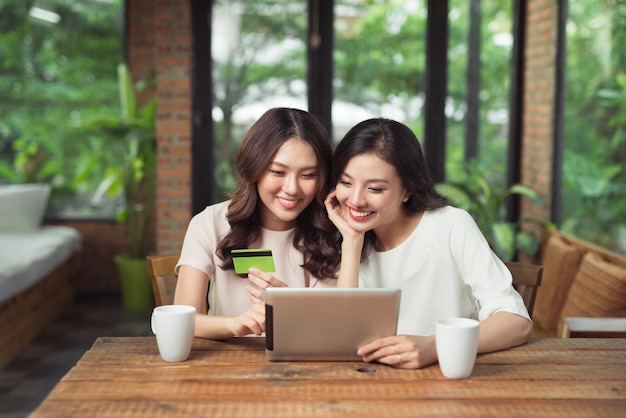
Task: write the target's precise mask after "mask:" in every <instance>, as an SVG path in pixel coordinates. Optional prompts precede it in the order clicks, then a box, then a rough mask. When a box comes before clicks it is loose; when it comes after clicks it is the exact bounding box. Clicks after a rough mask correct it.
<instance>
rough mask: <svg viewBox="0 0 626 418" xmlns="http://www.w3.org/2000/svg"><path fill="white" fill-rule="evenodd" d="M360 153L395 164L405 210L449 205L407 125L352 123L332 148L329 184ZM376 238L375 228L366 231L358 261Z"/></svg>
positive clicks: (381, 121) (380, 121)
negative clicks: (436, 185)
mask: <svg viewBox="0 0 626 418" xmlns="http://www.w3.org/2000/svg"><path fill="white" fill-rule="evenodd" d="M363 154H373V155H376V156H377V157H378V158H380V159H381V160H383V161H385V162H387V163H388V164H391V165H392V166H393V167H395V169H396V172H397V173H398V176H399V177H400V179H401V180H402V186H403V187H404V188H405V189H406V190H408V191H409V192H410V196H409V198H408V200H407V201H406V202H404V203H403V208H404V210H405V211H407V212H416V213H419V212H422V211H425V210H428V209H437V208H441V207H444V206H447V205H449V204H450V203H449V202H448V200H447V199H446V198H445V197H443V196H441V195H440V194H439V193H437V191H436V190H435V184H434V182H433V180H432V177H431V175H430V172H429V170H428V167H427V166H426V160H425V159H424V154H423V153H422V148H421V146H420V143H419V141H418V140H417V137H416V136H415V134H414V133H413V131H411V129H409V127H408V126H406V125H404V124H402V123H400V122H396V121H394V120H390V119H383V118H375V119H368V120H365V121H363V122H360V123H358V124H357V125H355V126H354V127H353V128H352V129H350V130H349V131H348V133H347V134H346V135H345V136H344V137H343V139H342V140H341V142H340V143H339V144H338V145H337V148H336V149H335V154H334V155H333V173H332V177H331V184H333V185H337V183H338V181H339V178H340V177H341V175H342V173H343V172H344V170H345V169H346V165H347V164H348V162H349V161H350V159H351V158H352V157H355V156H357V155H363ZM375 240H376V235H375V234H374V231H367V232H366V233H365V242H364V244H363V251H362V253H361V260H363V259H364V258H365V257H367V254H369V251H370V249H371V248H372V247H373V246H374V242H375Z"/></svg>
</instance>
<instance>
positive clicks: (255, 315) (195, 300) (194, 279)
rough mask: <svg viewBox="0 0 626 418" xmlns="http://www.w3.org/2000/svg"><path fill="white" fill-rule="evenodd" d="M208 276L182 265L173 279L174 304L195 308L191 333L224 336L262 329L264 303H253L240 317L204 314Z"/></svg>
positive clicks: (201, 335) (204, 336)
mask: <svg viewBox="0 0 626 418" xmlns="http://www.w3.org/2000/svg"><path fill="white" fill-rule="evenodd" d="M208 286H209V278H208V277H207V276H206V274H204V273H203V272H201V271H200V270H198V269H196V268H194V267H190V266H181V267H180V271H179V274H178V281H177V282H176V293H175V295H174V303H175V304H181V305H191V306H195V307H196V311H197V313H196V325H195V330H194V335H195V336H196V337H201V338H210V339H224V338H231V337H239V336H244V335H248V334H255V335H261V333H263V331H265V304H264V303H259V304H255V305H253V306H252V307H251V308H250V309H248V310H247V311H246V312H244V313H242V314H241V315H239V316H213V315H207V314H206V313H205V311H206V304H207V301H206V295H207V290H208Z"/></svg>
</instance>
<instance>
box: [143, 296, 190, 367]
mask: <svg viewBox="0 0 626 418" xmlns="http://www.w3.org/2000/svg"><path fill="white" fill-rule="evenodd" d="M195 322H196V308H195V307H194V306H187V305H163V306H157V307H156V308H154V310H153V311H152V317H151V319H150V325H151V327H152V332H153V333H154V335H156V340H157V345H158V346H159V353H160V354H161V358H162V359H163V360H165V361H172V362H173V361H185V360H187V359H188V358H189V353H190V352H191V343H192V342H193V329H194V324H195Z"/></svg>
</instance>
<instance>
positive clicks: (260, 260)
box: [232, 249, 287, 303]
mask: <svg viewBox="0 0 626 418" xmlns="http://www.w3.org/2000/svg"><path fill="white" fill-rule="evenodd" d="M232 255H233V264H234V265H235V272H236V273H238V274H247V275H248V280H250V281H251V282H252V284H254V286H246V289H247V290H248V293H249V294H250V300H251V301H252V302H253V303H262V302H264V301H265V289H267V288H268V287H287V284H286V283H285V282H283V281H281V280H279V279H277V278H276V277H274V276H272V275H271V274H269V273H268V272H274V271H275V269H276V268H275V266H274V259H273V257H272V251H271V250H269V249H246V250H233V251H232ZM237 266H239V267H237Z"/></svg>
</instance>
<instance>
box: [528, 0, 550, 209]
mask: <svg viewBox="0 0 626 418" xmlns="http://www.w3.org/2000/svg"><path fill="white" fill-rule="evenodd" d="M526 24H527V29H526V50H525V59H526V67H525V69H524V83H525V89H524V93H523V94H524V118H523V127H522V129H523V135H522V183H523V184H526V185H528V186H530V187H532V188H533V189H535V190H536V191H537V192H538V193H539V194H541V196H543V199H544V201H543V204H542V205H537V204H535V203H533V202H530V201H528V200H527V199H523V201H522V207H521V217H522V218H540V219H550V209H551V201H550V198H551V187H552V154H553V143H554V135H553V123H554V111H555V108H554V101H555V89H556V65H557V62H556V59H557V55H556V53H557V49H556V48H557V25H558V2H557V0H528V7H527V22H526Z"/></svg>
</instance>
